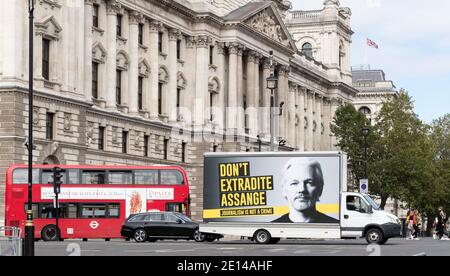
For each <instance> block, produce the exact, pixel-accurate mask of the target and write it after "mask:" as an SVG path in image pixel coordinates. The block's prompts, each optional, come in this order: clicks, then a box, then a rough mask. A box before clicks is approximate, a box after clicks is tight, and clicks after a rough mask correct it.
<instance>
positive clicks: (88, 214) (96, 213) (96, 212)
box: [81, 204, 106, 218]
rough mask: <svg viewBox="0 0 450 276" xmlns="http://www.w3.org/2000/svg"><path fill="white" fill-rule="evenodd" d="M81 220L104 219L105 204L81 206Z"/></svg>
mask: <svg viewBox="0 0 450 276" xmlns="http://www.w3.org/2000/svg"><path fill="white" fill-rule="evenodd" d="M81 217H82V218H105V217H106V205H105V204H92V205H91V204H83V206H82V207H81Z"/></svg>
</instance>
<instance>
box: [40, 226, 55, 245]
mask: <svg viewBox="0 0 450 276" xmlns="http://www.w3.org/2000/svg"><path fill="white" fill-rule="evenodd" d="M41 236H42V239H43V240H44V241H57V240H58V228H56V225H47V226H45V227H44V229H42V232H41Z"/></svg>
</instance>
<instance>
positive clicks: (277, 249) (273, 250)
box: [264, 248, 286, 252]
mask: <svg viewBox="0 0 450 276" xmlns="http://www.w3.org/2000/svg"><path fill="white" fill-rule="evenodd" d="M285 250H286V249H285V248H273V249H266V250H264V251H267V252H280V251H285Z"/></svg>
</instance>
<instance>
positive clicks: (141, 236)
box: [133, 229, 147, 242]
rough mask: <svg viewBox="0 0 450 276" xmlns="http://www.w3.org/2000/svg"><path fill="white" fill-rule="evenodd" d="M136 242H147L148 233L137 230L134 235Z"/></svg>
mask: <svg viewBox="0 0 450 276" xmlns="http://www.w3.org/2000/svg"><path fill="white" fill-rule="evenodd" d="M133 237H134V240H135V241H136V242H146V241H147V232H145V230H144V229H136V230H135V231H134V233H133Z"/></svg>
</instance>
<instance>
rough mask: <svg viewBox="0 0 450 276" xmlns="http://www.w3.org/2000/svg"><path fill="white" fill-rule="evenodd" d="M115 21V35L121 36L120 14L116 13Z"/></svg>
mask: <svg viewBox="0 0 450 276" xmlns="http://www.w3.org/2000/svg"><path fill="white" fill-rule="evenodd" d="M116 18H117V22H116V35H117V36H122V15H121V14H118V15H117V17H116Z"/></svg>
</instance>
